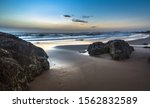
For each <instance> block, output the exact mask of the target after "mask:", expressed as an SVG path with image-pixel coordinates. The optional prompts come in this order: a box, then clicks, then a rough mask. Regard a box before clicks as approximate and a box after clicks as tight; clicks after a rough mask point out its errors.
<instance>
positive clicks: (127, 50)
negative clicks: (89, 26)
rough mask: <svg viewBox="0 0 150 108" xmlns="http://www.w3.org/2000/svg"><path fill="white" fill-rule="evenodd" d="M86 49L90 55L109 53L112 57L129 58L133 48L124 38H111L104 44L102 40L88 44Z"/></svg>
mask: <svg viewBox="0 0 150 108" xmlns="http://www.w3.org/2000/svg"><path fill="white" fill-rule="evenodd" d="M87 51H88V53H89V55H91V56H97V55H101V54H106V53H109V54H110V55H111V56H112V59H114V60H121V59H127V58H129V57H130V55H131V53H132V52H133V51H134V48H133V47H132V46H130V45H129V44H128V43H127V42H125V41H124V40H111V41H108V42H107V43H105V44H104V43H102V42H95V43H93V44H90V45H89V46H88V49H87Z"/></svg>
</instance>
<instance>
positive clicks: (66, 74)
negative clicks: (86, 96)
mask: <svg viewBox="0 0 150 108" xmlns="http://www.w3.org/2000/svg"><path fill="white" fill-rule="evenodd" d="M148 40H149V38H147V39H140V40H136V41H131V42H129V43H130V44H131V45H135V46H134V48H135V51H134V52H133V53H132V55H131V58H130V59H128V60H123V61H114V60H112V59H111V57H110V55H108V54H104V55H101V56H98V57H91V56H89V55H86V54H84V53H83V52H85V50H86V49H87V46H88V45H89V44H90V43H92V42H90V41H70V42H69V41H67V42H58V43H51V42H47V43H38V44H37V43H36V44H35V45H37V46H39V47H42V48H43V49H45V51H46V52H47V54H48V56H49V61H50V70H49V71H46V72H44V73H43V74H42V75H40V76H38V77H36V78H35V80H34V81H33V82H31V83H30V88H31V89H30V90H34V91H55V90H56V91H68V90H69V91H70V90H71V91H89V90H92V91H103V90H106V91H114V90H117V91H118V90H121V91H127V90H130V91H139V90H144V91H145V90H150V86H149V85H150V71H149V70H150V64H149V63H148V61H147V60H148V57H150V49H149V48H142V47H138V46H136V45H142V44H143V43H148V42H150V41H148Z"/></svg>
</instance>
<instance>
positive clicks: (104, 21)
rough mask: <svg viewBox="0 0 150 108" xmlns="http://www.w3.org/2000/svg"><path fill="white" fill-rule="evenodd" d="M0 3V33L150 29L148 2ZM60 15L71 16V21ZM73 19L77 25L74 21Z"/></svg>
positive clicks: (30, 0)
mask: <svg viewBox="0 0 150 108" xmlns="http://www.w3.org/2000/svg"><path fill="white" fill-rule="evenodd" d="M85 1H86V2H85ZM1 3H2V4H0V12H1V13H2V14H1V16H0V30H1V29H3V28H14V29H18V30H19V29H22V30H23V29H31V30H32V29H37V28H38V30H40V29H41V31H42V30H44V29H45V30H47V31H49V30H50V31H63V30H64V32H65V31H67V30H71V31H82V30H83V31H108V30H117V29H118V31H119V30H124V31H128V30H137V29H139V30H148V29H150V22H149V19H150V14H149V12H150V7H149V5H150V1H148V0H125V1H122V0H55V1H53V0H26V1H21V0H1ZM129 4H130V5H129ZM63 15H70V18H69V17H68V18H65V17H64V16H63ZM83 16H92V17H89V18H88V17H87V18H83ZM72 19H77V20H76V21H80V22H73V21H72ZM81 21H87V22H88V23H83V22H81ZM92 27H93V28H92Z"/></svg>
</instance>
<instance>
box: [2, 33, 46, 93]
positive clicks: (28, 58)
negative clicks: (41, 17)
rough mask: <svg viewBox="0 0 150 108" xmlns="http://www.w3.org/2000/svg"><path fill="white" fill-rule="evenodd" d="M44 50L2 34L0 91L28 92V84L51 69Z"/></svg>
mask: <svg viewBox="0 0 150 108" xmlns="http://www.w3.org/2000/svg"><path fill="white" fill-rule="evenodd" d="M47 59H48V56H47V54H46V53H45V52H44V50H43V49H41V48H39V47H36V46H34V45H33V44H31V43H29V42H26V41H24V40H22V39H19V38H18V37H15V36H13V35H10V34H7V33H1V32H0V90H28V88H29V87H28V83H29V82H30V81H32V80H33V78H34V77H35V76H37V75H39V74H41V72H43V71H45V70H48V69H49V62H48V60H47Z"/></svg>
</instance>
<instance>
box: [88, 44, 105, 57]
mask: <svg viewBox="0 0 150 108" xmlns="http://www.w3.org/2000/svg"><path fill="white" fill-rule="evenodd" d="M104 46H105V44H104V43H102V42H95V43H93V44H90V45H89V46H88V49H87V51H88V53H89V54H90V55H91V56H96V55H101V54H104V53H105V47H104Z"/></svg>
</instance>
